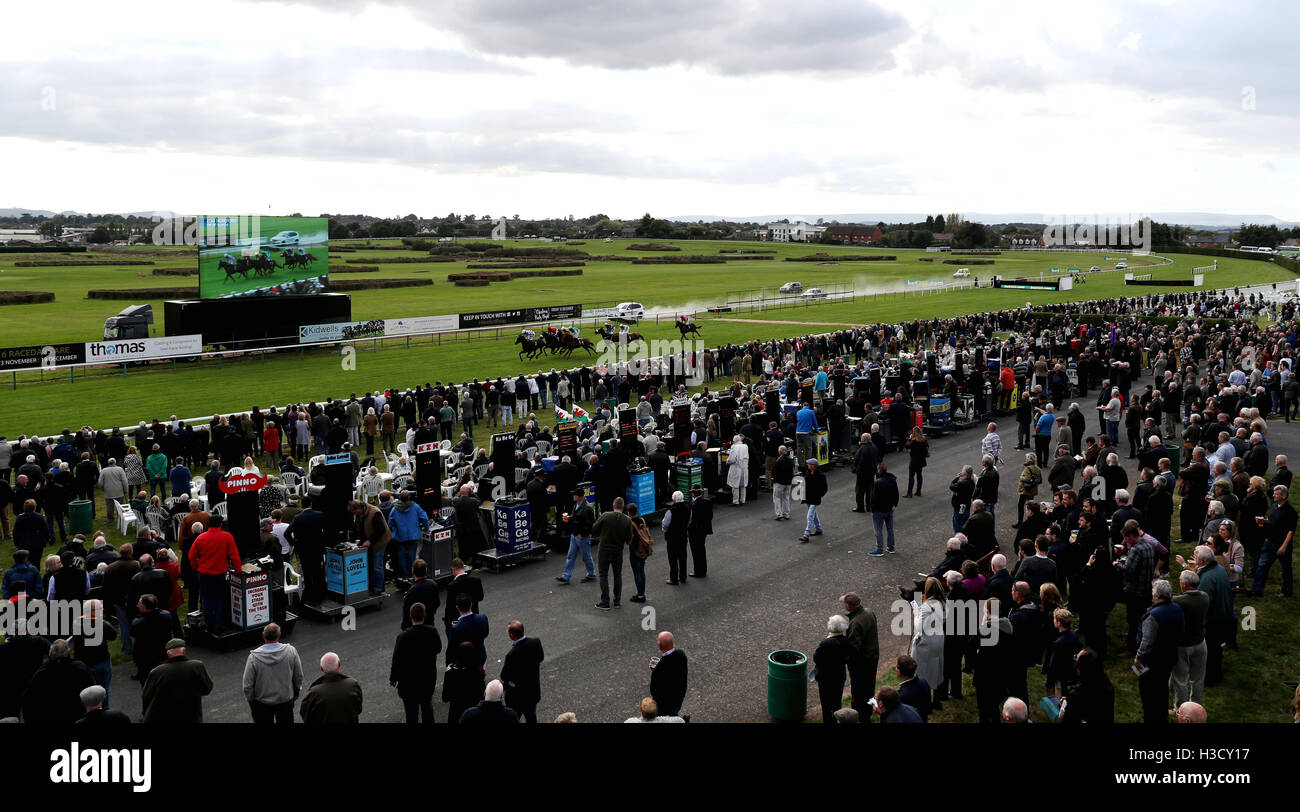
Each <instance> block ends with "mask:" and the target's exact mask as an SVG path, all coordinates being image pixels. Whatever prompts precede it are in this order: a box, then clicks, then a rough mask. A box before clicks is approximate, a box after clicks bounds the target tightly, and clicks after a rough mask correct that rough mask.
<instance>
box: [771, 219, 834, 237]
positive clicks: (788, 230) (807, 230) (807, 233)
mask: <svg viewBox="0 0 1300 812" xmlns="http://www.w3.org/2000/svg"><path fill="white" fill-rule="evenodd" d="M825 230H826V226H815V225H812V224H811V223H806V222H804V221H803V220H796V221H795V222H793V223H768V224H767V240H768V241H769V242H813V241H814V240H816V239H817V238H818V237H819V236H820V235H821V233H822V232H823V231H825Z"/></svg>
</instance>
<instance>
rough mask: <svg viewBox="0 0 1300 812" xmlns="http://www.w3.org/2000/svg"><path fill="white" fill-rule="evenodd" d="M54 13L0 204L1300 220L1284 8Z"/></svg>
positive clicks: (32, 18)
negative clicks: (1106, 214)
mask: <svg viewBox="0 0 1300 812" xmlns="http://www.w3.org/2000/svg"><path fill="white" fill-rule="evenodd" d="M65 5H66V6H67V8H66V9H64V8H63V7H61V14H62V16H63V17H64V19H65V22H63V23H62V25H61V26H60V29H59V34H58V36H57V37H15V38H11V39H12V40H13V41H12V43H11V47H7V48H6V50H4V51H3V52H0V71H2V72H3V74H4V75H5V77H6V80H5V82H4V83H0V122H3V124H4V126H3V128H2V129H0V133H2V134H3V135H4V136H7V138H6V139H5V140H4V141H3V144H4V152H3V153H0V154H2V155H3V156H4V160H5V167H6V172H5V188H6V191H7V192H8V195H7V196H6V197H7V199H6V200H4V201H0V205H24V206H32V207H39V208H48V209H67V208H76V209H90V210H109V209H120V210H139V209H152V208H162V209H174V210H178V211H190V212H198V211H214V210H229V211H236V210H241V209H248V210H251V211H260V210H264V207H265V206H266V205H268V204H271V205H273V206H275V207H277V209H276V210H280V208H283V209H284V210H300V211H311V212H317V211H325V210H344V211H373V212H376V213H392V212H399V211H400V212H401V213H406V212H409V211H416V212H419V213H431V212H435V211H439V212H440V211H448V210H452V209H455V210H458V211H468V210H474V211H476V212H489V211H491V212H497V213H500V212H503V211H506V210H509V213H515V212H518V213H521V214H524V215H526V216H544V215H551V214H569V213H573V214H582V213H589V212H594V211H605V212H608V213H610V214H612V215H615V216H620V215H622V216H635V215H639V214H640V213H641V212H643V211H645V210H647V209H649V210H651V211H654V212H656V213H660V214H667V213H672V212H682V211H715V212H718V213H720V214H752V213H760V212H764V211H782V212H785V211H805V212H808V213H816V212H834V211H870V210H877V211H927V210H934V211H944V212H948V211H954V210H958V211H960V210H966V211H999V210H1001V211H1026V210H1028V211H1035V210H1038V211H1049V212H1050V211H1061V212H1077V213H1086V212H1089V211H1099V212H1100V211H1171V210H1172V211H1177V210H1208V211H1215V210H1219V211H1227V210H1239V211H1262V212H1269V213H1273V214H1276V215H1278V216H1280V217H1286V218H1292V219H1300V211H1298V210H1296V208H1295V205H1296V204H1295V203H1294V196H1293V195H1290V194H1289V193H1288V190H1289V189H1290V188H1294V184H1295V182H1296V181H1297V180H1300V168H1298V167H1297V161H1296V159H1295V157H1294V155H1295V150H1294V137H1293V135H1292V133H1293V132H1294V131H1295V128H1296V126H1297V124H1300V121H1297V119H1300V101H1297V97H1296V95H1295V94H1294V93H1293V92H1292V91H1291V88H1290V84H1291V82H1292V81H1293V80H1294V77H1295V76H1296V75H1300V56H1297V55H1296V53H1297V51H1296V49H1294V48H1292V47H1291V43H1289V42H1287V40H1286V37H1287V34H1286V30H1287V26H1285V25H1282V24H1280V23H1281V22H1282V21H1284V20H1285V19H1287V18H1288V17H1294V12H1291V11H1290V7H1289V6H1285V5H1273V6H1269V7H1265V8H1263V9H1262V10H1261V11H1260V12H1259V13H1260V14H1262V15H1264V16H1265V17H1267V16H1269V15H1272V16H1273V17H1275V18H1276V19H1277V20H1278V21H1279V24H1277V25H1259V24H1258V20H1257V17H1258V15H1230V16H1227V17H1225V16H1224V15H1222V14H1212V13H1210V7H1209V6H1208V5H1203V4H1200V3H1194V4H1192V5H1191V6H1190V7H1184V6H1183V5H1179V6H1178V7H1177V10H1178V11H1177V20H1176V21H1174V22H1171V21H1170V14H1171V10H1170V9H1169V8H1167V7H1164V6H1162V5H1158V4H1150V3H1136V4H1128V5H1118V4H1115V3H1103V4H1101V5H1098V6H1090V7H1087V8H1081V7H1076V6H1058V5H1052V4H1046V5H1044V4H1041V3H1034V2H1029V1H1028V0H1008V2H1007V4H1006V5H1005V6H999V8H998V12H997V13H996V14H992V13H989V12H988V11H987V10H985V9H980V8H975V7H970V8H968V7H954V6H952V4H951V3H947V2H941V0H909V2H906V3H904V2H902V1H901V0H897V2H895V1H894V0H890V2H887V3H882V4H877V3H873V2H868V1H867V0H817V1H816V2H807V3H803V4H791V3H786V2H781V3H776V2H771V3H769V2H759V1H758V0H723V1H722V2H716V3H696V2H688V0H659V2H653V3H652V2H650V0H634V2H627V3H607V2H598V0H567V1H566V2H559V3H555V2H552V3H540V2H519V0H514V1H513V2H508V0H481V2H479V3H435V4H428V3H412V2H404V1H403V2H399V1H398V0H380V1H379V2H372V3H368V4H366V3H361V4H358V3H355V2H348V3H344V2H341V0H310V2H298V3H281V2H236V1H235V0H210V2H208V3H206V4H204V5H203V6H201V7H190V6H185V5H180V6H177V5H176V4H174V3H170V2H162V0H143V2H142V3H140V4H139V5H140V8H138V9H135V10H133V13H132V14H131V15H121V14H119V13H117V12H115V11H113V10H112V9H110V8H107V7H104V6H102V4H92V3H89V2H88V0H70V1H69V2H67V3H66V4H65ZM6 14H7V15H8V20H9V21H11V22H12V23H13V25H14V29H13V30H40V29H41V27H43V26H45V25H47V24H48V19H47V12H45V11H42V10H41V9H39V8H36V7H31V6H17V7H14V8H12V9H8V8H7V9H6ZM1247 86H1248V87H1250V88H1252V93H1253V97H1252V98H1253V99H1254V101H1255V105H1254V108H1253V109H1245V106H1244V105H1243V103H1242V101H1243V93H1244V90H1243V88H1245V87H1247ZM51 102H52V103H51ZM52 166H53V167H58V169H57V171H51V170H50V167H52ZM271 178H274V179H275V181H274V182H271V181H269V180H268V179H271ZM285 179H288V180H287V181H285ZM88 181H89V182H88ZM281 181H285V182H281ZM263 198H267V199H263ZM327 201H328V202H327Z"/></svg>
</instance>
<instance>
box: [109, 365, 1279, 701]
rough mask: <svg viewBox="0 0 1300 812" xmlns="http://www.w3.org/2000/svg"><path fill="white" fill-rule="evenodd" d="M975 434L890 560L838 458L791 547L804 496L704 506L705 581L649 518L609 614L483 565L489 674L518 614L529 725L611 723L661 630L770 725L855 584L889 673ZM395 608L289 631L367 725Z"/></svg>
mask: <svg viewBox="0 0 1300 812" xmlns="http://www.w3.org/2000/svg"><path fill="white" fill-rule="evenodd" d="M1150 382H1151V381H1150V378H1149V377H1146V378H1142V379H1140V380H1139V381H1138V382H1137V384H1136V385H1135V387H1134V391H1136V392H1141V391H1142V387H1143V386H1144V385H1145V384H1147V383H1150ZM1095 399H1096V396H1095V394H1093V395H1090V396H1089V397H1087V398H1081V399H1079V401H1078V402H1079V406H1080V408H1081V409H1082V410H1083V411H1084V412H1085V414H1086V415H1087V417H1088V429H1089V433H1093V432H1094V430H1095V428H1096V426H1097V419H1096V410H1095ZM1269 427H1270V439H1269V444H1270V447H1271V452H1272V453H1273V454H1277V453H1289V452H1293V451H1294V449H1293V448H1292V443H1295V442H1296V436H1297V429H1295V428H1293V427H1292V426H1291V425H1285V424H1283V423H1282V421H1281V420H1276V421H1270V424H1269ZM983 434H984V429H983V427H982V425H981V426H979V427H972V428H969V429H966V430H964V431H957V432H954V433H951V434H949V435H947V436H944V437H940V438H936V439H933V440H932V441H931V455H930V459H929V463H928V465H927V467H926V469H925V475H926V476H925V489H924V491H923V493H924V496H923V497H921V498H919V499H918V498H912V499H902V500H901V501H900V505H899V507H898V510H897V511H896V514H895V532H896V536H897V543H898V553H897V554H896V555H886V556H884V557H880V558H873V557H870V556H868V555H867V553H868V552H870V551H871V550H873V549H874V547H875V541H874V531H873V528H872V523H871V517H870V514H858V513H853V512H851V509H852V507H853V475H852V474H851V473H850V472H849V470H848V468H847V467H839V468H835V467H832V468H831V470H830V471H829V476H828V478H829V480H830V483H829V484H830V491H829V493H828V495H827V497H826V499H825V500H824V502H823V505H822V510H821V517H822V523H823V525H824V526H825V534H824V535H822V536H814V537H813V538H812V541H811V542H810V543H808V544H800V543H799V542H798V537H799V535H800V534H801V531H802V529H803V519H804V508H803V507H802V506H800V505H792V513H791V515H792V519H791V521H788V522H777V521H774V520H773V518H772V516H773V511H772V503H771V498H770V495H769V494H767V493H761V494H760V498H759V499H758V500H757V501H751V502H749V503H747V504H746V505H744V506H743V507H737V508H733V507H728V506H725V505H721V504H720V505H718V506H717V508H716V509H715V511H714V513H715V518H714V530H715V532H714V534H713V535H712V536H711V537H710V538H709V541H708V557H709V562H708V577H707V578H705V579H690V580H689V581H688V582H687V583H686V584H685V585H681V586H675V587H674V586H668V585H666V584H665V583H664V580H665V579H666V577H667V572H668V563H667V556H666V550H665V547H664V542H663V539H662V533H660V532H659V530H658V528H655V529H654V531H653V536H654V538H655V544H656V546H655V552H654V555H653V556H652V557H651V558H650V559H649V560H648V562H647V573H646V576H647V587H646V593H647V596H648V599H649V600H648V602H647V603H646V604H636V603H630V602H628V600H627V598H628V597H630V596H631V595H632V594H633V593H634V590H633V588H632V579H631V570H630V568H629V567H628V566H626V563H625V565H624V568H623V605H622V607H621V608H619V609H613V610H610V611H601V610H598V609H596V608H594V605H595V603H596V602H597V601H598V600H599V598H600V590H599V584H598V583H595V582H592V583H587V584H582V583H579V579H580V578H581V575H582V564H581V561H579V562H578V565H577V569H576V570H575V573H574V578H573V583H572V584H571V585H569V586H564V585H561V584H559V583H557V582H556V581H555V580H554V578H555V576H556V575H558V574H560V572H561V570H562V568H563V563H564V560H563V557H562V556H559V555H556V554H549V555H548V557H547V558H546V560H545V561H535V562H528V563H525V564H523V565H521V566H519V567H515V568H513V569H510V570H507V571H505V572H503V573H501V574H491V573H480V574H481V576H482V579H483V585H484V591H485V592H486V598H485V600H484V601H483V603H482V604H481V607H480V608H481V610H482V611H483V612H484V613H485V614H487V616H488V618H489V622H490V626H491V636H490V637H489V639H488V645H487V650H488V662H487V672H488V677H489V679H491V678H494V677H496V676H497V675H498V674H499V673H500V669H501V662H502V659H503V657H504V656H505V653H506V651H507V649H508V646H509V639H508V638H507V636H506V624H507V622H509V621H511V620H521V621H523V622H524V624H525V628H526V630H527V633H528V634H529V635H531V636H536V637H540V639H541V641H542V644H543V646H544V648H545V653H546V660H545V662H544V663H543V664H542V686H543V687H542V701H541V704H540V705H539V707H538V717H539V719H540V720H541V721H543V722H549V721H551V720H553V719H554V718H555V717H556V716H558V715H559V714H560V713H563V712H564V711H573V712H574V713H576V714H577V716H578V719H579V720H580V721H582V722H621V721H623V720H624V719H626V718H628V717H630V716H633V715H635V714H636V712H637V704H638V703H639V701H640V700H641V698H642V697H645V696H648V695H649V680H650V670H649V659H650V658H651V657H652V656H655V655H656V654H657V653H658V651H657V649H656V634H657V632H659V631H665V630H666V631H671V632H672V633H673V635H674V636H675V638H676V642H677V645H678V647H680V648H681V649H682V650H683V651H685V652H686V653H687V655H688V657H689V666H690V678H689V690H688V694H687V698H686V703H685V706H684V707H683V711H684V712H685V713H689V714H691V715H692V717H693V721H696V722H763V721H767V720H768V716H767V709H766V699H767V663H766V658H767V655H768V653H769V652H771V651H774V650H777V649H784V648H793V649H797V650H799V651H802V652H804V653H806V654H808V656H809V658H810V660H811V656H812V652H813V651H814V649H815V648H816V647H817V644H818V642H819V641H820V640H821V638H822V637H823V636H824V635H825V628H826V620H827V618H828V617H829V616H830V615H832V614H835V613H838V612H841V611H842V607H841V605H840V603H839V601H838V598H839V596H840V595H842V594H843V593H845V592H847V591H850V590H853V591H857V592H858V593H859V594H861V595H862V596H863V600H864V602H865V603H866V605H867V606H868V607H869V608H871V609H872V610H873V611H874V612H875V613H876V617H877V618H878V622H879V629H880V648H881V660H880V662H881V670H882V672H883V671H886V670H888V669H889V668H890V667H892V663H893V659H894V658H895V657H896V656H897V655H898V654H901V653H903V652H905V651H906V650H907V648H908V643H909V640H908V638H907V637H905V636H897V635H894V634H892V633H891V631H890V620H891V618H892V617H893V615H892V614H891V611H890V607H891V604H893V603H894V601H896V600H897V598H898V593H897V590H896V589H895V588H894V587H895V585H896V584H908V585H910V584H911V582H912V580H913V579H914V578H915V577H916V574H917V573H918V572H920V571H925V572H928V571H929V570H930V569H932V568H933V567H934V565H935V564H936V563H937V562H938V561H939V560H940V559H941V558H942V557H943V553H944V544H945V542H946V540H947V539H948V538H949V536H951V534H952V533H951V530H952V526H951V515H952V512H951V508H950V507H949V502H948V496H949V494H948V487H947V486H948V482H949V481H950V480H951V479H952V477H953V476H955V474H956V472H957V471H958V470H960V467H961V466H962V465H965V464H971V465H976V464H977V463H978V462H979V457H980V440H981V438H982V436H983ZM999 434H1000V435H1001V437H1002V442H1003V448H1004V453H1003V458H1004V460H1006V465H1005V466H1004V467H1003V468H1002V469H1000V473H1001V475H1002V481H1001V487H1000V489H999V501H998V507H999V510H998V512H997V518H998V522H997V524H998V528H999V540H1000V541H1001V542H1002V547H1003V550H1004V551H1006V550H1008V548H1009V546H1010V545H1009V544H1008V539H1007V536H1006V535H1005V534H1006V533H1007V528H1008V525H1009V524H1010V523H1011V522H1012V521H1013V519H1012V518H1011V516H1012V514H1013V512H1014V510H1015V503H1016V496H1015V480H1016V478H1017V477H1018V476H1019V472H1020V468H1021V462H1022V461H1023V457H1022V456H1020V455H1021V454H1023V453H1024V452H1014V451H1012V450H1011V449H1013V448H1014V447H1015V444H1016V426H1015V421H1014V418H1013V417H1010V416H1008V417H1006V418H1003V419H1002V421H1001V422H1000V423H999ZM1124 439H1125V438H1124V436H1123V432H1122V430H1121V440H1124ZM1126 456H1127V455H1126V454H1125V455H1121V461H1122V462H1123V463H1124V465H1125V467H1126V468H1127V469H1128V470H1129V474H1130V478H1131V479H1132V480H1133V481H1134V482H1136V466H1135V463H1136V461H1135V460H1128V459H1125V458H1124V457H1126ZM886 463H887V464H888V465H889V468H890V470H891V471H893V472H894V473H895V474H896V475H898V478H899V488H900V492H905V491H906V485H907V470H906V457H905V455H902V454H893V453H891V454H890V455H889V456H887V457H886ZM1077 482H1078V480H1077V479H1076V483H1077ZM1041 493H1042V491H1041V490H1040V494H1041ZM1175 521H1177V517H1175ZM400 612H401V595H400V593H396V592H390V597H389V598H388V599H387V600H386V601H385V602H384V605H383V607H382V608H378V609H367V610H363V611H362V612H360V613H358V614H357V616H356V629H355V630H353V631H343V630H341V629H340V627H339V625H338V624H337V623H335V624H332V625H330V624H325V623H318V622H313V621H310V620H306V619H300V620H299V621H298V624H297V626H296V628H295V630H294V632H293V634H292V635H291V636H290V637H289V638H287V640H288V642H291V643H292V644H293V645H294V646H296V647H297V649H298V651H299V653H300V654H301V656H302V659H303V667H304V672H305V674H306V680H305V684H309V683H310V682H311V681H312V680H314V679H315V678H316V677H317V676H318V675H319V671H318V661H319V659H320V656H321V655H322V654H323V653H324V652H326V651H334V652H337V653H338V654H339V655H340V657H341V658H342V663H343V672H344V673H346V674H348V675H349V676H352V677H355V678H356V679H357V680H359V681H360V683H361V686H362V689H363V691H364V697H365V709H364V712H363V714H362V721H365V722H400V721H402V720H403V718H404V716H403V711H402V703H401V700H400V699H399V698H398V697H397V694H396V691H395V689H393V688H390V687H389V686H388V668H389V662H390V658H391V655H392V648H393V641H394V638H395V637H396V635H397V633H398V631H399V623H400ZM440 631H441V628H440ZM444 643H445V640H444ZM190 655H191V656H194V657H197V658H199V659H201V660H203V661H204V663H205V664H206V665H207V667H208V670H209V672H210V673H211V674H212V678H213V682H214V683H215V687H214V689H213V692H212V694H211V695H210V696H209V697H207V699H206V700H205V701H204V717H205V719H206V720H207V721H211V722H218V721H220V722H247V721H250V714H249V710H248V706H247V704H246V703H245V701H244V698H243V696H242V689H241V679H242V674H243V668H244V662H245V658H246V652H245V651H244V650H236V651H233V652H228V653H217V652H213V651H205V650H203V649H200V648H195V649H191V651H190ZM809 668H810V669H811V662H810V663H809ZM133 670H134V669H133V667H132V666H131V665H130V664H125V665H121V666H118V667H117V668H116V669H115V673H114V677H113V692H112V699H113V706H114V707H116V708H119V709H121V710H123V711H126V712H127V713H129V714H131V715H132V717H133V718H139V713H140V693H139V690H138V688H137V687H136V684H135V683H133V682H132V681H131V679H130V675H131V673H132V672H133ZM439 691H441V680H440V681H439ZM808 709H809V712H810V715H811V714H813V713H818V712H819V711H818V710H817V691H816V686H815V685H812V684H810V685H809V692H808ZM435 712H436V716H437V721H438V722H439V723H441V722H445V721H446V720H447V706H446V705H445V704H442V703H440V702H439V703H437V704H436V705H435Z"/></svg>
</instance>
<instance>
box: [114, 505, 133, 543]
mask: <svg viewBox="0 0 1300 812" xmlns="http://www.w3.org/2000/svg"><path fill="white" fill-rule="evenodd" d="M113 505H114V506H115V507H116V508H117V532H119V533H121V534H122V535H124V536H125V535H127V529H128V528H130V526H131V525H135V526H136V528H137V529H139V527H140V517H139V516H137V515H135V511H134V510H132V509H131V508H130V507H128V506H127V505H124V504H122V502H121V501H119V500H114V502H113Z"/></svg>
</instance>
